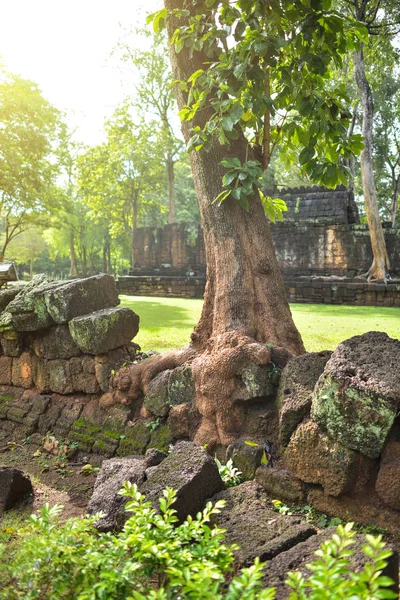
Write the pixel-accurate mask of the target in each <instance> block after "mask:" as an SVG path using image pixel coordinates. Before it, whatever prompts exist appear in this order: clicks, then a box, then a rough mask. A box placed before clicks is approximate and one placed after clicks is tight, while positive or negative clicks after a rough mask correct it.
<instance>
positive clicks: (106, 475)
mask: <svg viewBox="0 0 400 600" xmlns="http://www.w3.org/2000/svg"><path fill="white" fill-rule="evenodd" d="M145 469H146V463H145V461H144V460H143V459H139V458H135V457H129V458H128V457H127V458H111V459H110V460H105V461H104V462H103V464H102V466H101V471H100V472H99V474H98V476H97V479H96V483H95V486H94V490H93V495H92V497H91V499H90V501H89V504H88V507H87V510H88V513H89V514H91V515H93V514H96V513H99V512H101V513H104V515H105V516H104V517H102V518H101V519H99V520H98V521H97V523H96V527H97V529H99V530H100V531H111V530H114V529H121V527H122V526H123V525H124V523H125V521H126V520H127V518H128V517H129V514H128V513H126V512H125V504H126V501H127V498H124V497H122V496H120V495H119V494H118V492H119V490H120V489H121V488H122V484H123V482H124V481H129V482H130V483H136V484H137V485H138V486H140V485H141V484H142V483H143V482H144V479H145Z"/></svg>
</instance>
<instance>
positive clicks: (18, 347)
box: [0, 331, 24, 357]
mask: <svg viewBox="0 0 400 600" xmlns="http://www.w3.org/2000/svg"><path fill="white" fill-rule="evenodd" d="M0 342H1V348H2V350H3V353H4V354H5V355H6V356H14V357H15V356H21V354H22V351H23V348H24V340H23V337H22V334H20V333H18V332H17V331H8V332H5V333H3V335H2V336H1V338H0Z"/></svg>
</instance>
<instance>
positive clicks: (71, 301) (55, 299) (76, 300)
mask: <svg viewBox="0 0 400 600" xmlns="http://www.w3.org/2000/svg"><path fill="white" fill-rule="evenodd" d="M45 302H46V307H47V310H48V313H49V314H50V315H51V317H52V318H53V319H54V321H55V322H56V323H58V324H62V323H67V322H68V321H71V319H73V318H75V317H79V316H81V315H87V314H89V313H92V312H96V311H99V310H102V309H104V308H111V307H113V306H117V305H118V304H119V300H118V291H117V287H116V284H115V279H114V277H113V276H112V275H107V274H105V273H103V274H101V275H94V276H93V277H87V278H85V279H75V280H73V281H68V282H66V283H65V282H64V283H63V285H62V286H59V287H55V289H49V290H46V292H45Z"/></svg>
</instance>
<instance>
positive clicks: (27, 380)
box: [12, 352, 33, 388]
mask: <svg viewBox="0 0 400 600" xmlns="http://www.w3.org/2000/svg"><path fill="white" fill-rule="evenodd" d="M12 384H13V385H16V386H19V387H23V388H30V387H32V384H33V379H32V357H31V354H30V353H29V352H23V353H22V354H21V356H20V357H19V358H14V359H13V363H12Z"/></svg>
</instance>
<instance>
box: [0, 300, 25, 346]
mask: <svg viewBox="0 0 400 600" xmlns="http://www.w3.org/2000/svg"><path fill="white" fill-rule="evenodd" d="M0 291H1V290H0ZM0 341H1V347H2V350H3V353H4V354H5V355H6V356H20V355H21V353H22V351H23V348H24V344H23V338H22V335H21V334H20V333H18V332H17V331H8V332H7V331H6V332H5V333H3V334H2V336H1V338H0Z"/></svg>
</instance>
